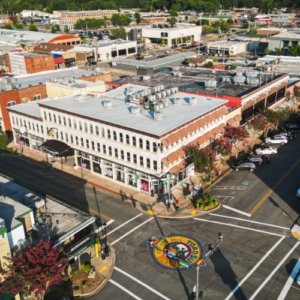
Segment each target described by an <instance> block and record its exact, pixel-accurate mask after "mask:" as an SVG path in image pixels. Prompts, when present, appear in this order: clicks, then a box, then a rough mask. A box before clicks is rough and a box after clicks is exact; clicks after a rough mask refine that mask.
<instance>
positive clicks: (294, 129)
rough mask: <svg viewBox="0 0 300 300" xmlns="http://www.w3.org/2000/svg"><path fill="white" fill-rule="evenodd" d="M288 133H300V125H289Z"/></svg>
mask: <svg viewBox="0 0 300 300" xmlns="http://www.w3.org/2000/svg"><path fill="white" fill-rule="evenodd" d="M285 129H286V131H292V132H297V131H299V132H300V124H294V123H292V124H289V125H288V126H287V127H286V128H285Z"/></svg>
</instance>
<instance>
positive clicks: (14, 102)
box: [7, 101, 16, 106]
mask: <svg viewBox="0 0 300 300" xmlns="http://www.w3.org/2000/svg"><path fill="white" fill-rule="evenodd" d="M13 105H16V101H9V102H7V106H13Z"/></svg>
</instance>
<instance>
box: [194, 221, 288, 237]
mask: <svg viewBox="0 0 300 300" xmlns="http://www.w3.org/2000/svg"><path fill="white" fill-rule="evenodd" d="M194 220H197V221H202V222H209V223H215V224H220V225H225V226H231V227H236V228H241V229H246V230H251V231H256V232H261V233H267V234H270V235H275V236H281V237H285V236H284V235H282V234H278V233H273V232H269V231H264V230H258V229H254V228H250V227H244V226H239V225H235V224H231V223H222V222H217V221H211V220H206V219H198V218H194Z"/></svg>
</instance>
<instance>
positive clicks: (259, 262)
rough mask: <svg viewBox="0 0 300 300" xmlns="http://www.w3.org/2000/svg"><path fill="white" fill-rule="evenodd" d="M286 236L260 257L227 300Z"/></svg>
mask: <svg viewBox="0 0 300 300" xmlns="http://www.w3.org/2000/svg"><path fill="white" fill-rule="evenodd" d="M284 238H285V237H284V236H282V237H281V239H279V240H278V241H277V242H276V244H275V245H274V246H273V247H272V248H271V249H270V250H269V251H268V252H267V253H266V254H265V255H264V256H263V257H262V258H261V259H260V261H259V262H258V263H257V264H256V265H255V266H254V267H253V268H252V270H251V271H250V272H249V273H248V274H247V275H246V276H245V277H244V278H243V279H242V280H241V282H240V283H239V284H238V285H237V286H236V287H235V288H234V289H233V290H232V291H231V292H230V294H229V295H228V296H227V297H226V299H225V300H229V299H230V298H231V297H232V296H233V295H234V294H235V292H236V291H237V290H238V289H239V288H240V287H241V286H242V285H243V284H244V282H245V281H246V280H247V279H248V278H249V277H250V276H251V275H252V274H253V273H254V272H255V270H256V269H257V268H258V267H259V266H260V265H261V264H262V263H263V262H264V260H265V259H266V258H267V257H268V256H269V255H270V254H271V253H272V251H273V250H274V249H275V248H276V247H277V246H278V245H279V244H280V243H281V242H282V241H283V240H284Z"/></svg>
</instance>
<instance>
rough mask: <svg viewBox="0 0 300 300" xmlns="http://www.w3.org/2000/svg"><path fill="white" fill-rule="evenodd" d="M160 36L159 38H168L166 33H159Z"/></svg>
mask: <svg viewBox="0 0 300 300" xmlns="http://www.w3.org/2000/svg"><path fill="white" fill-rule="evenodd" d="M160 36H161V37H168V33H167V32H161V33H160Z"/></svg>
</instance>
